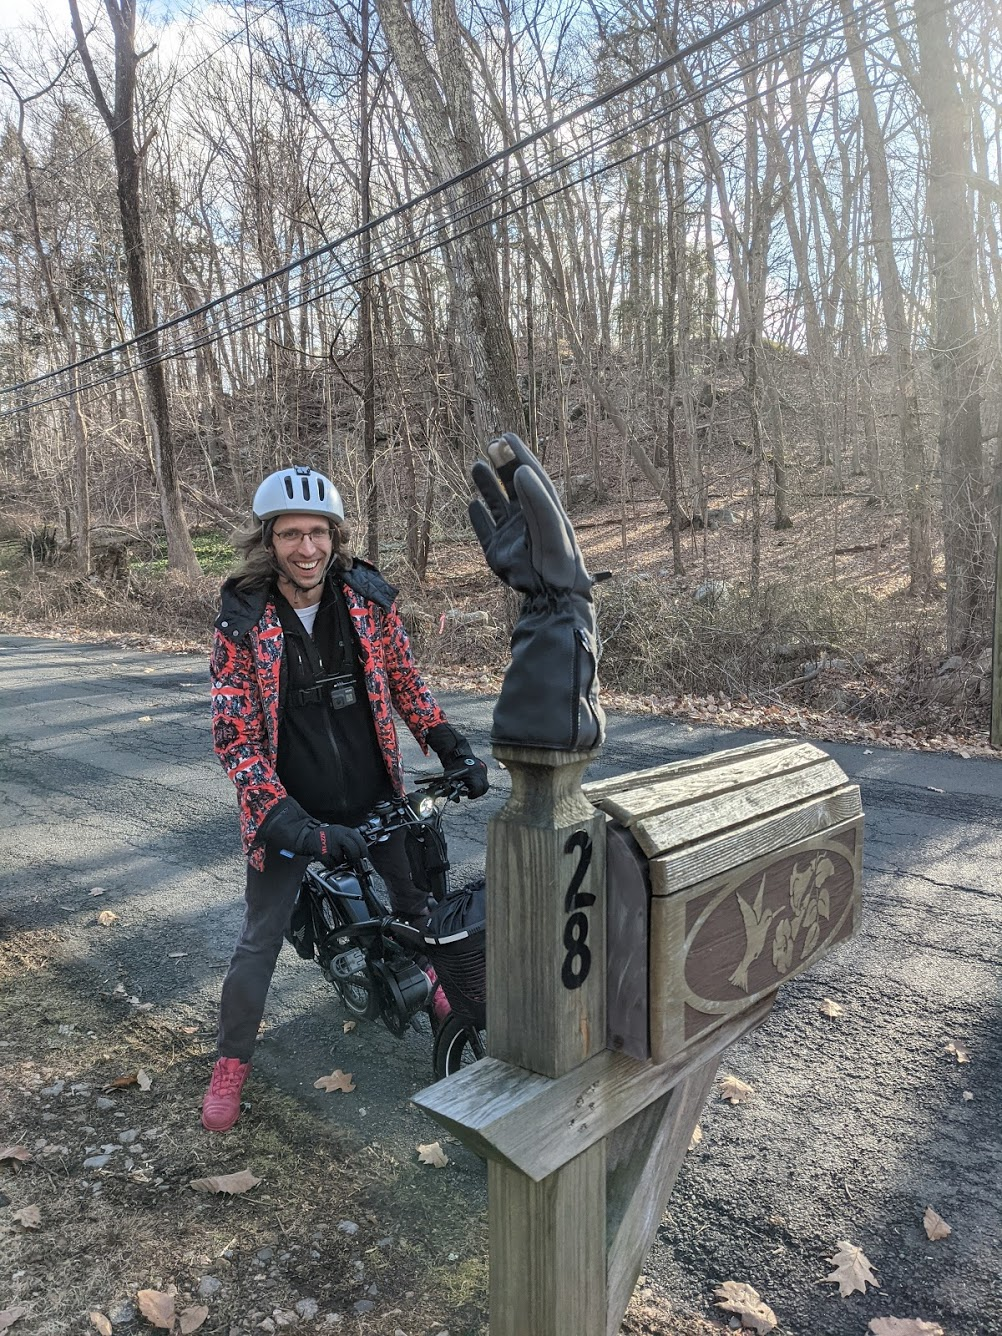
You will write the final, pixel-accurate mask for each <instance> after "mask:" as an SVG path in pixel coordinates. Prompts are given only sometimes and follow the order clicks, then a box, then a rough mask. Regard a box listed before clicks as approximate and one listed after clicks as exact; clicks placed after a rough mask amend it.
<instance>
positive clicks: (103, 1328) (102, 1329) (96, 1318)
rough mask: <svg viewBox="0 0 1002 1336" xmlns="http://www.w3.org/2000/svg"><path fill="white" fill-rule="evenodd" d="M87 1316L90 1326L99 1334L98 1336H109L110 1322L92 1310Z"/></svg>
mask: <svg viewBox="0 0 1002 1336" xmlns="http://www.w3.org/2000/svg"><path fill="white" fill-rule="evenodd" d="M87 1316H88V1317H89V1318H90V1325H91V1326H92V1327H93V1328H94V1330H95V1331H97V1332H99V1333H100V1336H111V1322H110V1321H109V1320H108V1318H106V1317H105V1315H104V1314H103V1313H99V1312H98V1311H97V1309H93V1310H92V1311H91V1312H90V1313H88V1314H87Z"/></svg>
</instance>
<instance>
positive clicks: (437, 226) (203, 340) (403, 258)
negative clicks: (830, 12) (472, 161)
mask: <svg viewBox="0 0 1002 1336" xmlns="http://www.w3.org/2000/svg"><path fill="white" fill-rule="evenodd" d="M878 6H879V0H878V3H874V4H871V8H873V9H877V8H878ZM840 28H841V24H840V23H830V24H829V25H828V26H827V27H826V28H825V29H823V30H822V31H821V32H820V33H809V34H806V35H805V39H804V40H800V39H798V40H797V41H795V42H792V43H790V44H789V46H788V47H787V48H785V49H784V50H782V51H778V52H777V51H776V50H772V51H770V52H769V53H768V54H766V55H765V56H763V57H762V58H760V59H759V60H758V61H757V62H753V63H751V64H748V65H745V66H742V67H739V68H737V69H732V70H731V71H730V72H729V74H728V76H727V78H726V79H718V81H717V84H715V85H712V86H708V85H706V84H703V85H701V87H700V89H699V90H698V93H697V94H696V95H695V96H696V97H698V98H703V97H705V96H706V95H707V94H708V93H710V92H712V91H714V90H715V89H716V88H719V87H721V86H725V85H726V83H727V82H729V81H733V80H735V79H745V78H746V77H747V76H748V75H749V74H751V73H754V72H755V71H757V70H758V69H760V68H761V66H762V65H763V64H766V63H770V62H772V61H775V60H776V59H778V58H781V57H782V56H783V55H785V54H788V53H789V52H790V51H793V50H796V49H797V48H798V47H800V46H802V45H804V44H805V41H811V42H814V41H817V40H821V39H822V38H823V37H825V36H828V35H829V34H830V33H831V32H832V31H835V30H836V29H840ZM830 64H831V59H830V57H829V58H826V57H824V56H819V58H818V60H817V62H816V63H815V64H814V65H813V66H808V67H806V68H804V69H802V70H798V71H796V72H794V74H792V75H790V76H789V77H788V78H786V79H784V80H782V81H780V82H778V83H776V84H774V85H773V86H772V89H773V91H779V90H780V89H782V88H784V87H787V86H789V84H790V83H792V82H793V81H794V79H796V78H801V77H803V78H810V77H811V76H813V75H814V74H815V73H817V72H819V71H820V70H823V69H825V68H828V67H829V66H830ZM758 96H759V94H758V93H757V92H752V93H749V94H747V95H746V96H745V97H744V98H742V99H741V100H740V101H739V102H736V103H734V102H732V103H730V104H729V105H728V106H726V107H723V108H718V109H717V110H715V111H714V112H713V113H712V114H709V115H706V116H704V117H702V118H701V119H700V120H699V121H697V122H688V123H687V124H686V126H685V127H682V128H681V129H680V130H679V131H678V132H674V133H671V134H668V135H665V136H663V137H662V138H661V139H659V140H657V141H655V142H653V143H650V144H644V145H641V146H639V147H638V148H636V149H634V150H633V151H632V152H630V153H627V154H624V155H621V156H620V157H618V158H615V159H611V160H606V161H603V162H602V163H601V165H599V166H598V167H594V168H593V169H592V170H590V171H588V172H585V173H583V174H582V175H580V176H578V177H576V178H574V179H573V180H571V181H567V182H564V183H562V184H558V185H556V186H554V187H553V188H552V189H551V190H549V191H547V192H546V193H545V194H542V195H540V194H538V193H537V194H535V195H534V196H533V197H532V198H530V199H527V200H526V201H525V203H523V204H521V205H519V206H518V207H515V208H510V209H507V210H505V211H504V212H503V213H502V214H501V215H496V214H495V213H494V209H495V207H496V205H497V203H498V202H500V201H501V200H504V199H507V198H510V197H511V196H513V195H517V194H522V193H523V192H524V191H526V190H527V189H528V188H530V187H531V186H533V185H535V184H538V182H539V181H541V180H542V179H544V178H545V177H547V176H553V175H555V174H556V173H557V172H558V171H562V170H564V169H565V168H566V166H567V165H568V163H569V162H570V161H572V160H578V161H579V160H580V159H581V158H582V157H594V155H595V153H596V152H598V151H600V150H602V149H603V148H605V147H608V146H609V145H610V144H611V143H613V142H617V141H619V140H621V139H623V138H625V137H627V136H629V135H631V134H633V133H634V132H635V130H636V128H637V126H638V125H640V124H641V123H640V122H634V123H631V124H630V125H628V126H626V127H624V128H623V129H621V130H619V131H615V132H612V133H611V134H610V135H608V136H607V137H606V139H605V140H603V141H601V142H600V143H599V144H597V145H595V144H591V145H586V146H584V147H583V148H581V149H579V150H578V151H577V152H576V153H575V154H574V155H572V157H571V158H565V159H561V160H560V161H559V162H557V163H555V164H553V165H552V166H551V167H550V168H549V169H547V171H545V172H542V173H537V174H536V176H535V177H532V178H523V179H520V180H517V181H515V182H514V183H511V184H510V186H509V188H508V189H507V190H506V191H504V192H499V193H498V194H497V195H496V196H494V197H492V198H490V199H488V200H486V201H480V202H478V203H477V204H476V205H474V206H473V207H472V208H471V209H469V210H467V211H466V212H465V213H461V214H455V215H453V216H452V217H451V218H450V223H452V224H453V225H455V224H457V223H460V222H462V221H464V219H469V218H473V217H476V216H477V215H481V214H484V213H485V212H486V211H488V210H490V211H491V214H490V216H489V217H486V218H482V219H481V221H479V222H474V223H472V224H471V225H470V226H469V227H467V228H465V229H463V230H462V231H453V232H452V233H451V234H449V235H444V236H443V235H442V233H443V231H444V228H443V226H442V224H441V223H439V222H432V223H430V224H428V225H426V227H425V231H424V235H432V236H433V237H434V239H433V240H431V241H430V242H429V244H428V245H426V246H424V247H421V248H419V249H418V250H414V249H413V244H414V242H416V241H420V239H421V236H420V234H419V235H418V236H417V237H415V236H413V235H412V236H411V237H410V238H408V239H406V243H407V245H408V246H409V249H406V250H404V251H403V253H402V254H396V255H392V254H387V253H386V252H384V253H383V254H382V256H378V255H377V256H376V257H373V259H374V260H379V261H381V262H380V263H377V264H373V265H371V266H370V268H369V269H368V270H364V268H363V266H361V265H356V267H355V269H354V270H352V269H348V268H346V267H345V266H342V276H341V280H340V281H339V282H337V283H336V284H334V285H333V286H332V287H328V288H326V289H323V290H316V289H314V290H307V291H306V293H305V295H302V289H300V293H299V294H293V295H291V296H290V297H288V298H280V299H276V300H275V301H273V302H272V303H271V305H270V307H265V308H264V309H263V310H258V311H255V312H253V313H252V314H250V315H248V316H246V317H243V318H240V317H237V318H236V320H235V321H231V322H230V323H229V324H228V325H227V326H226V327H224V328H222V329H217V330H216V331H215V332H211V333H210V332H207V333H205V334H202V335H200V336H198V337H196V338H195V339H194V340H192V341H190V342H188V343H186V344H184V345H179V346H175V347H174V348H172V349H169V350H166V351H164V352H163V353H161V355H160V357H159V358H158V359H155V360H174V359H175V358H177V357H181V356H184V355H185V354H186V353H189V352H192V351H195V350H197V349H199V348H202V347H205V346H206V345H207V344H209V343H211V342H214V341H216V340H218V339H219V338H222V337H226V336H229V335H232V334H234V333H239V332H241V331H242V330H244V329H246V328H249V327H251V326H254V325H257V324H260V323H262V322H263V321H265V320H268V319H273V318H275V316H276V315H282V314H285V313H287V312H290V311H292V310H297V309H299V308H300V307H302V306H303V305H306V304H309V303H312V302H316V301H320V300H323V299H325V298H330V297H331V296H333V295H336V294H338V293H339V292H341V291H343V290H344V289H346V288H348V287H354V285H356V284H357V283H358V282H359V281H361V280H362V279H363V278H364V277H366V276H368V277H375V276H377V275H378V274H381V273H385V272H388V271H389V270H391V269H393V268H397V267H399V266H400V265H402V264H404V263H406V262H408V261H409V260H412V259H415V258H418V257H419V256H423V255H426V254H428V253H429V252H432V251H435V250H438V249H440V248H441V247H442V246H443V245H448V244H451V243H454V242H455V241H458V240H461V239H462V238H463V237H465V236H468V235H470V233H472V232H474V231H476V230H477V229H478V228H480V227H483V226H485V225H488V224H491V225H493V224H495V223H497V222H501V221H504V220H505V219H507V218H510V217H514V216H516V215H518V214H520V213H521V212H523V210H524V209H526V208H531V207H534V206H535V205H537V204H540V203H543V202H545V200H547V199H550V198H552V197H553V196H555V195H557V194H560V193H561V192H562V191H564V190H566V189H568V188H569V187H570V186H572V185H577V184H581V183H582V182H584V181H587V180H590V179H592V178H594V177H597V176H601V175H603V174H604V173H605V172H607V171H610V170H612V169H614V168H615V167H618V166H622V165H623V164H625V163H626V162H629V161H631V160H633V159H635V158H637V157H639V156H642V155H643V154H645V153H647V152H650V151H652V150H653V149H656V148H659V147H661V146H663V145H664V144H666V143H668V142H670V141H671V140H673V139H675V138H676V137H678V135H679V134H681V133H691V132H692V131H693V130H695V129H698V128H700V127H701V126H703V125H706V124H709V123H712V122H713V121H714V120H718V119H720V118H721V117H723V116H726V115H731V114H733V113H734V112H735V111H738V110H741V109H743V108H745V107H747V106H748V105H750V104H751V103H753V102H755V101H756V100H757V99H758ZM693 100H694V99H693V97H686V98H684V99H680V100H678V101H676V102H675V103H673V104H671V105H670V106H668V107H667V108H665V109H663V110H662V111H660V112H658V113H654V114H652V115H650V116H649V117H647V118H646V119H645V122H643V124H647V123H653V122H655V121H657V120H660V119H664V117H665V116H667V115H670V114H671V113H672V112H674V111H678V110H680V109H681V108H683V107H684V106H686V105H691V103H692V101H693ZM436 234H437V235H436ZM402 244H404V242H401V243H398V249H399V245H402ZM105 355H107V354H101V356H105ZM147 360H154V359H147ZM143 365H146V361H144V362H140V363H139V364H138V366H143ZM136 369H137V365H136V364H135V363H130V365H129V366H128V367H127V368H125V369H123V370H119V371H113V372H112V373H110V374H109V375H106V376H103V377H99V378H95V379H94V380H91V381H88V382H85V383H83V384H82V385H78V386H77V387H75V388H73V389H70V390H67V391H64V392H62V393H59V394H55V395H52V396H49V397H47V398H46V399H44V400H40V401H35V404H33V405H31V406H41V405H42V404H43V403H50V402H54V401H55V400H58V399H62V398H65V397H68V396H69V395H70V394H73V393H76V392H78V390H79V389H88V388H95V387H97V386H99V385H101V384H105V383H107V382H109V381H111V380H115V379H118V378H120V377H121V376H123V375H126V374H130V373H131V372H133V371H134V370H136ZM17 411H21V410H18V409H13V410H8V413H7V414H2V415H0V416H7V415H9V413H10V412H17Z"/></svg>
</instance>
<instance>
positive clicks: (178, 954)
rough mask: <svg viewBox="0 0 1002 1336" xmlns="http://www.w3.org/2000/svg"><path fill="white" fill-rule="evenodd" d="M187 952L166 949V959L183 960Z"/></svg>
mask: <svg viewBox="0 0 1002 1336" xmlns="http://www.w3.org/2000/svg"><path fill="white" fill-rule="evenodd" d="M187 954H188V952H187V951H168V952H167V959H168V960H184V958H185V956H186V955H187Z"/></svg>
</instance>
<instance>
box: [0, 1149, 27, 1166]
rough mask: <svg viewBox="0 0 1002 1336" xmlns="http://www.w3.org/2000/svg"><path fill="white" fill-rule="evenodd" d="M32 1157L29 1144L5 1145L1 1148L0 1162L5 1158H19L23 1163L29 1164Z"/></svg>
mask: <svg viewBox="0 0 1002 1336" xmlns="http://www.w3.org/2000/svg"><path fill="white" fill-rule="evenodd" d="M30 1159H32V1154H31V1151H30V1150H29V1149H28V1147H27V1146H4V1148H3V1149H2V1150H0V1164H2V1163H3V1161H4V1160H17V1161H19V1162H20V1163H21V1164H27V1162H28V1161H29V1160H30Z"/></svg>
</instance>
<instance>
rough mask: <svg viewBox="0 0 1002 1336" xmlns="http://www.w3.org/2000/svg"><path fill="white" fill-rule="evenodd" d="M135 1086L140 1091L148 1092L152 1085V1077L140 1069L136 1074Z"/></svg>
mask: <svg viewBox="0 0 1002 1336" xmlns="http://www.w3.org/2000/svg"><path fill="white" fill-rule="evenodd" d="M136 1085H137V1086H138V1087H139V1089H140V1090H149V1089H150V1087H151V1086H152V1085H153V1077H152V1076H150V1075H149V1073H148V1072H144V1071H143V1069H142V1067H140V1069H139V1071H138V1072H136Z"/></svg>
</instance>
